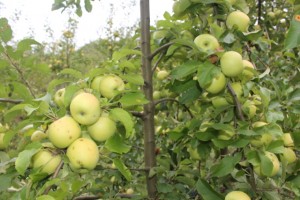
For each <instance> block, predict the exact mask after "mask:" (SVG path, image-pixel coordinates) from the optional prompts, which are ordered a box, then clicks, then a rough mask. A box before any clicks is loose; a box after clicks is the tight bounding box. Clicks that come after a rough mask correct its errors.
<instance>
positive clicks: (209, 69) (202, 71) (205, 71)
mask: <svg viewBox="0 0 300 200" xmlns="http://www.w3.org/2000/svg"><path fill="white" fill-rule="evenodd" d="M219 71H220V70H219V69H218V68H217V67H216V66H215V65H213V64H211V63H210V62H205V63H203V64H201V65H200V66H199V68H198V74H197V77H198V82H199V84H200V86H201V87H202V88H205V87H207V86H208V85H210V84H211V82H212V79H213V77H214V76H215V74H216V73H219Z"/></svg>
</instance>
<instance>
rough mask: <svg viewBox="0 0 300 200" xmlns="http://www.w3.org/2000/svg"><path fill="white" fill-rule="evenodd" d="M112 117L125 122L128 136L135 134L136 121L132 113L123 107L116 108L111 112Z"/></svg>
mask: <svg viewBox="0 0 300 200" xmlns="http://www.w3.org/2000/svg"><path fill="white" fill-rule="evenodd" d="M109 115H110V117H111V118H112V119H113V120H115V121H119V122H121V123H122V124H123V126H124V127H125V129H126V138H128V137H130V136H131V135H132V134H133V127H134V122H133V119H132V116H131V114H129V113H128V112H127V111H126V110H124V109H122V108H114V109H112V110H111V111H110V112H109Z"/></svg>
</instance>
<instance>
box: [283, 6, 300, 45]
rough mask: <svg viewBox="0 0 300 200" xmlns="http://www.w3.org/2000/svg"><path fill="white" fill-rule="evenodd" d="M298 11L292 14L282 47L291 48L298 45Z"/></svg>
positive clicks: (299, 42)
mask: <svg viewBox="0 0 300 200" xmlns="http://www.w3.org/2000/svg"><path fill="white" fill-rule="evenodd" d="M299 33H300V11H298V12H296V13H295V14H294V15H293V19H292V20H291V25H290V28H289V30H288V32H287V35H286V38H285V41H284V48H285V49H292V48H295V47H297V46H299V45H300V34H299Z"/></svg>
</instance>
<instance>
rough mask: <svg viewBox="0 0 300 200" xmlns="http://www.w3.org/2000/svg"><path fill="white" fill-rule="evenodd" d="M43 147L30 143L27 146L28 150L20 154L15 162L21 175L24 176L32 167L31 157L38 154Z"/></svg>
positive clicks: (36, 143)
mask: <svg viewBox="0 0 300 200" xmlns="http://www.w3.org/2000/svg"><path fill="white" fill-rule="evenodd" d="M41 147H42V145H41V144H40V143H38V142H34V143H30V144H29V145H27V147H26V149H25V150H24V151H22V152H20V153H19V155H18V157H17V160H16V162H15V167H16V170H17V171H18V172H19V173H20V174H21V175H24V173H25V171H26V169H27V168H28V167H29V165H30V161H31V157H32V156H33V155H34V154H36V153H37V152H38V151H39V150H40V149H41Z"/></svg>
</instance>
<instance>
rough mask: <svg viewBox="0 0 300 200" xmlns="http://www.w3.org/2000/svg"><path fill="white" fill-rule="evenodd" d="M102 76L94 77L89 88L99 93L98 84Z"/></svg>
mask: <svg viewBox="0 0 300 200" xmlns="http://www.w3.org/2000/svg"><path fill="white" fill-rule="evenodd" d="M102 78H103V77H102V76H96V77H95V78H94V79H93V80H92V83H91V88H92V89H93V90H96V91H98V92H99V90H100V82H101V80H102Z"/></svg>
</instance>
